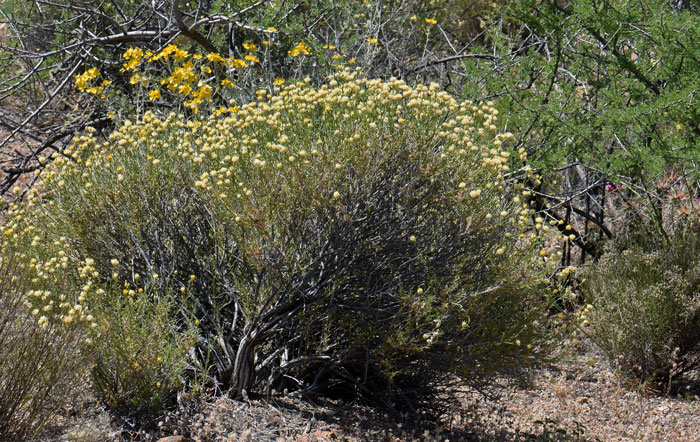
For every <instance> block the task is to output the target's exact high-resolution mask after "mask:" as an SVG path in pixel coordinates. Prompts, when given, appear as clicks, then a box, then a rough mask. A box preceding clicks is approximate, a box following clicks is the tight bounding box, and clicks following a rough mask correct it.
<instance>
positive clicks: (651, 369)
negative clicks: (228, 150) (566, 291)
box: [585, 230, 700, 388]
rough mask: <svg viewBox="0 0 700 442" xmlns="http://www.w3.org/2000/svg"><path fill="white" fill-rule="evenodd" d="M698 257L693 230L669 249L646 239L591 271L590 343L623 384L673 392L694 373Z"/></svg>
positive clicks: (699, 340)
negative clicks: (683, 378)
mask: <svg viewBox="0 0 700 442" xmlns="http://www.w3.org/2000/svg"><path fill="white" fill-rule="evenodd" d="M649 238H651V240H649ZM699 252H700V237H699V236H698V234H697V232H696V231H693V230H689V231H686V232H679V233H676V234H675V235H674V236H673V237H671V238H670V241H669V242H666V243H665V242H660V241H655V240H654V236H648V237H647V239H646V240H644V239H640V240H638V241H636V242H632V243H631V244H630V245H629V246H628V247H618V248H611V250H609V251H608V252H607V253H606V254H605V255H604V256H603V258H601V260H600V262H599V263H598V264H597V265H595V266H591V268H590V269H589V271H588V275H587V276H588V282H587V284H586V286H585V293H586V298H587V300H588V301H589V302H590V303H591V304H592V305H593V310H592V313H590V314H589V316H590V323H591V329H592V332H593V336H594V338H595V341H596V343H597V344H598V345H600V346H601V348H602V349H603V350H605V352H606V353H607V355H608V357H609V358H610V361H611V363H612V364H613V365H615V366H617V367H619V369H620V370H621V372H622V373H623V374H624V375H625V376H627V377H629V378H631V379H635V380H638V381H640V382H643V383H644V382H652V383H653V384H652V385H663V386H665V387H666V388H671V387H672V384H673V381H674V379H676V380H677V378H679V377H680V376H681V375H683V374H684V373H687V372H688V371H690V370H693V369H694V368H696V367H697V366H698V363H699V359H698V354H700V353H699V352H700V291H699V290H698V288H699V287H700V259H699V258H698V256H700V255H699Z"/></svg>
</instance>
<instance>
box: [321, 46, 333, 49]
mask: <svg viewBox="0 0 700 442" xmlns="http://www.w3.org/2000/svg"><path fill="white" fill-rule="evenodd" d="M323 48H324V49H335V46H333V45H323Z"/></svg>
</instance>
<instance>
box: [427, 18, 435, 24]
mask: <svg viewBox="0 0 700 442" xmlns="http://www.w3.org/2000/svg"><path fill="white" fill-rule="evenodd" d="M425 22H426V23H428V24H429V25H435V24H437V20H435V19H434V18H426V19H425Z"/></svg>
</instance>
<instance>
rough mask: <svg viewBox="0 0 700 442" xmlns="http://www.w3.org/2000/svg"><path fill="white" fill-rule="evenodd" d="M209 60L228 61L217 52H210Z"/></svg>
mask: <svg viewBox="0 0 700 442" xmlns="http://www.w3.org/2000/svg"><path fill="white" fill-rule="evenodd" d="M207 60H209V61H215V62H218V63H224V62H225V61H226V60H224V57H222V56H221V55H219V54H217V53H215V52H210V53H209V54H207Z"/></svg>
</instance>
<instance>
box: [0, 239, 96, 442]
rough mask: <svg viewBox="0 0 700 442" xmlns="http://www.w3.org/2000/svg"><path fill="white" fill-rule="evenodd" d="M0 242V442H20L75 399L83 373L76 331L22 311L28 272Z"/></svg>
mask: <svg viewBox="0 0 700 442" xmlns="http://www.w3.org/2000/svg"><path fill="white" fill-rule="evenodd" d="M25 264H26V263H25V262H24V260H23V259H22V256H21V255H20V253H19V252H18V251H17V249H16V247H15V244H13V242H12V240H5V239H0V348H2V351H1V352H0V439H1V440H3V441H10V442H12V441H26V440H28V439H30V438H32V437H34V436H35V435H36V434H37V433H38V432H39V431H40V429H41V428H42V426H43V425H44V424H46V423H47V421H49V420H50V419H51V418H52V417H53V416H54V415H55V414H57V413H58V412H59V410H60V409H61V408H62V407H63V406H64V405H65V404H67V403H70V402H72V401H74V400H75V399H76V396H77V393H78V392H79V391H80V389H81V388H82V386H83V385H84V383H83V375H84V373H85V371H86V370H85V369H86V368H87V365H88V364H87V362H86V358H85V357H84V354H83V353H82V352H81V349H80V343H81V339H82V334H81V333H80V332H79V330H78V329H77V328H76V327H64V326H59V325H58V324H56V323H46V324H44V325H43V326H38V324H37V318H36V316H37V315H38V314H39V312H38V311H36V310H34V311H32V309H30V308H28V307H27V305H26V301H27V298H26V295H27V292H28V291H29V289H30V284H31V281H30V280H31V276H30V272H29V268H28V267H27V266H26V265H25Z"/></svg>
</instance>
